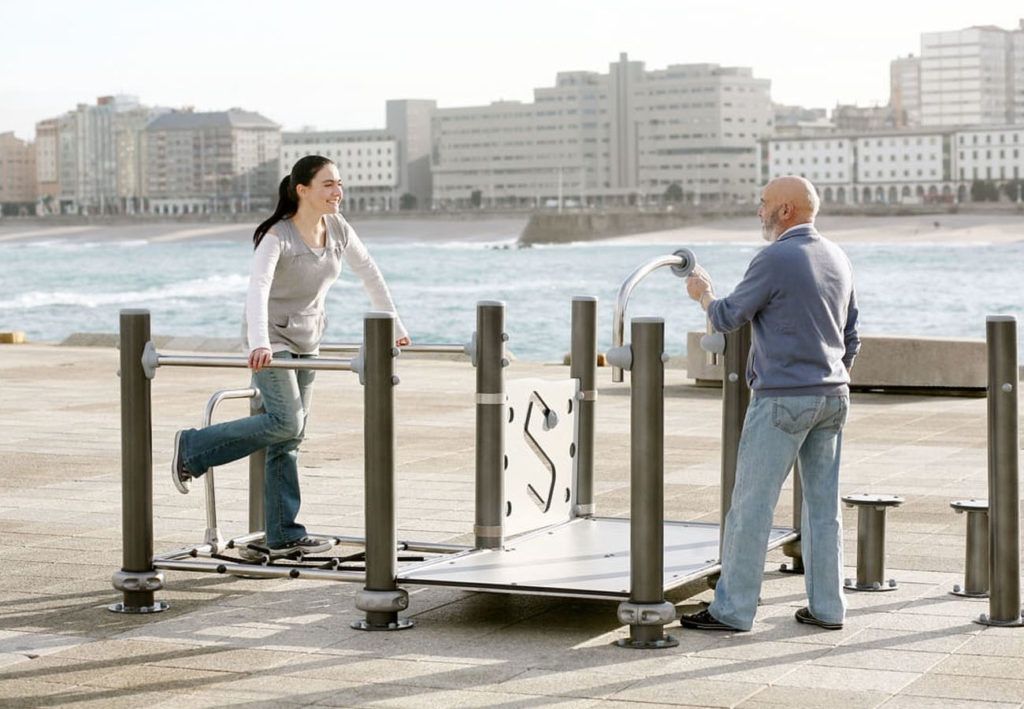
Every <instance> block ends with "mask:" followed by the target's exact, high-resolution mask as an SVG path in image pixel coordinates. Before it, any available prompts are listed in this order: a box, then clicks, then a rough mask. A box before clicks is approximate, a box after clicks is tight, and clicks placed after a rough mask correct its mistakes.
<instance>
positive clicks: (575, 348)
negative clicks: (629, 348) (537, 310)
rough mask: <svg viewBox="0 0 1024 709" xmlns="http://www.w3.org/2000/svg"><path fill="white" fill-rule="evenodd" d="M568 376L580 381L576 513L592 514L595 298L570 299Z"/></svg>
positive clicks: (581, 514) (577, 423) (577, 297)
mask: <svg viewBox="0 0 1024 709" xmlns="http://www.w3.org/2000/svg"><path fill="white" fill-rule="evenodd" d="M571 327H572V348H571V350H570V366H569V376H570V377H572V378H573V379H579V380H580V397H579V400H578V401H577V402H576V406H577V409H576V431H577V439H576V510H575V514H576V515H578V516H591V515H593V514H594V405H595V403H594V402H596V401H597V298H593V297H590V296H576V297H574V298H573V299H572V326H571Z"/></svg>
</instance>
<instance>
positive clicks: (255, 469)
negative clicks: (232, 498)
mask: <svg viewBox="0 0 1024 709" xmlns="http://www.w3.org/2000/svg"><path fill="white" fill-rule="evenodd" d="M263 412H264V409H263V399H262V398H261V397H254V398H252V399H250V400H249V415H250V416H258V415H259V414H262V413H263ZM266 469H267V449H266V448H260V449H259V450H258V451H254V452H252V453H250V454H249V532H250V533H255V532H262V531H264V530H266V528H267V525H266V519H265V518H264V511H263V509H264V507H263V486H264V479H265V476H266Z"/></svg>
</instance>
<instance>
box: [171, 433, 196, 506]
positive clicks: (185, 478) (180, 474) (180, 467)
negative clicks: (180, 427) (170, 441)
mask: <svg viewBox="0 0 1024 709" xmlns="http://www.w3.org/2000/svg"><path fill="white" fill-rule="evenodd" d="M184 433H185V431H178V432H177V433H175V434H174V457H173V458H171V480H172V481H173V482H174V487H176V488H178V492H180V493H181V494H182V495H187V494H188V491H189V489H190V488H191V487H192V473H190V472H188V471H187V470H185V460H184V458H185V456H184V453H185V451H184V450H183V445H182V444H183V441H182V440H181V439H182V434H184Z"/></svg>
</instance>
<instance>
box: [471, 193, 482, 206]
mask: <svg viewBox="0 0 1024 709" xmlns="http://www.w3.org/2000/svg"><path fill="white" fill-rule="evenodd" d="M469 203H470V204H472V205H473V207H475V208H476V209H479V208H480V205H481V204H483V203H484V193H483V192H482V191H480V190H473V191H472V192H470V193H469Z"/></svg>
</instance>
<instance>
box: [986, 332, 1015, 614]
mask: <svg viewBox="0 0 1024 709" xmlns="http://www.w3.org/2000/svg"><path fill="white" fill-rule="evenodd" d="M985 334H986V337H985V339H986V341H987V343H988V510H989V512H988V514H989V599H988V608H989V612H988V613H987V614H982V616H981V617H980V618H979V619H978V621H979V622H980V623H983V624H985V625H1009V626H1021V625H1024V621H1022V619H1021V607H1020V489H1019V486H1018V475H1019V467H1018V466H1019V460H1018V449H1019V448H1020V434H1019V428H1018V416H1017V405H1018V402H1017V397H1018V394H1017V383H1018V376H1019V375H1018V373H1017V319H1016V318H1014V317H1013V316H1011V315H990V316H989V317H988V318H987V321H986V323H985Z"/></svg>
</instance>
